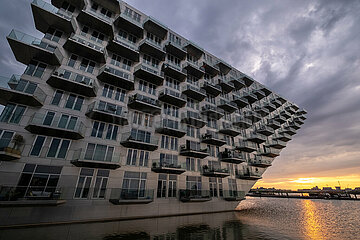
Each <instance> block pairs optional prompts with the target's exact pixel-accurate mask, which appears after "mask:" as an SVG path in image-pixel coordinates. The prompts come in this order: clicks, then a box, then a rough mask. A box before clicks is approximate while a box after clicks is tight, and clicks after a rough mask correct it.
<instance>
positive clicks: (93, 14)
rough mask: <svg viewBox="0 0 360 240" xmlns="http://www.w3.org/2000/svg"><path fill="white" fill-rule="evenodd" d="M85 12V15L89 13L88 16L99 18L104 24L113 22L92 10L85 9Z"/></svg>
mask: <svg viewBox="0 0 360 240" xmlns="http://www.w3.org/2000/svg"><path fill="white" fill-rule="evenodd" d="M85 11H86V12H87V13H89V14H90V15H92V16H94V17H96V18H99V19H100V20H102V21H104V22H106V23H107V24H112V22H113V20H112V19H111V17H108V16H106V15H104V14H101V13H99V12H97V11H95V10H93V9H92V8H86V9H85Z"/></svg>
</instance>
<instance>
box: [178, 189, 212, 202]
mask: <svg viewBox="0 0 360 240" xmlns="http://www.w3.org/2000/svg"><path fill="white" fill-rule="evenodd" d="M179 198H180V201H182V202H188V201H210V200H211V197H210V191H209V190H201V189H180V190H179Z"/></svg>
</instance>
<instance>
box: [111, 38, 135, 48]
mask: <svg viewBox="0 0 360 240" xmlns="http://www.w3.org/2000/svg"><path fill="white" fill-rule="evenodd" d="M114 41H115V42H117V43H118V44H120V45H123V46H125V47H127V48H130V49H132V50H134V51H139V47H138V46H137V45H136V44H135V43H133V42H131V41H129V40H127V39H125V38H123V37H121V36H115V37H114Z"/></svg>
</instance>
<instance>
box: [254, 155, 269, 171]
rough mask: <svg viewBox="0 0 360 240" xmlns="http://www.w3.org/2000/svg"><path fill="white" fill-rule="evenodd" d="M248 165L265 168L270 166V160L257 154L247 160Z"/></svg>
mask: <svg viewBox="0 0 360 240" xmlns="http://www.w3.org/2000/svg"><path fill="white" fill-rule="evenodd" d="M249 165H251V166H253V167H261V168H267V167H270V166H271V161H270V160H266V159H264V158H262V157H261V156H257V157H256V158H255V159H251V160H249Z"/></svg>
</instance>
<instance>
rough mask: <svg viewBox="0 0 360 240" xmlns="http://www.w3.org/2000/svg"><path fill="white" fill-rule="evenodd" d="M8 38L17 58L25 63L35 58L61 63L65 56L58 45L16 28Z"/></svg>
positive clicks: (50, 62)
mask: <svg viewBox="0 0 360 240" xmlns="http://www.w3.org/2000/svg"><path fill="white" fill-rule="evenodd" d="M6 39H7V40H8V42H9V44H10V47H11V50H12V51H13V53H14V56H15V58H16V60H17V61H18V62H21V63H23V64H25V65H28V64H29V63H30V61H31V60H33V59H36V60H39V61H41V62H45V63H48V64H50V65H60V64H61V62H62V60H63V58H64V56H63V55H62V53H61V52H60V50H59V49H58V48H57V47H56V46H53V45H50V44H48V43H45V42H42V41H41V40H40V39H38V38H35V37H33V36H30V35H28V34H25V33H22V32H19V31H17V30H14V29H13V30H12V31H11V33H10V34H9V35H8V36H7V37H6Z"/></svg>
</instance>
